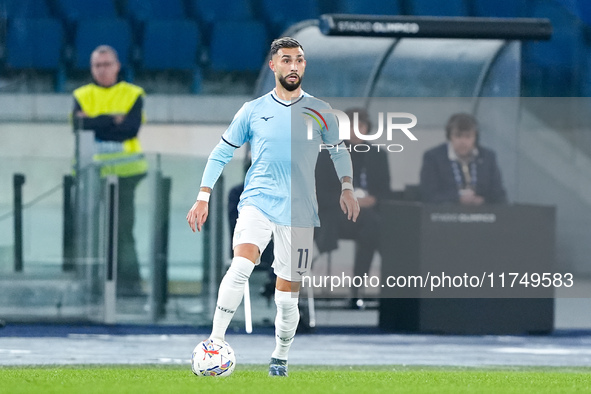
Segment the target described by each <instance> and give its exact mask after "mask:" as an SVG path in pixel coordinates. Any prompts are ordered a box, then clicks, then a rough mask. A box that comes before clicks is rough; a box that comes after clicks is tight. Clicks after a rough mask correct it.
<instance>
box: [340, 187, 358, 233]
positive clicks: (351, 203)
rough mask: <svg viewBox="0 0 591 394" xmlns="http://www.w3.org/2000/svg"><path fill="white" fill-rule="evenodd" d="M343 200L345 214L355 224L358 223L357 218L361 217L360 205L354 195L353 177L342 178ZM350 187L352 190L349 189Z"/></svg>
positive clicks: (342, 205) (341, 201) (341, 200)
mask: <svg viewBox="0 0 591 394" xmlns="http://www.w3.org/2000/svg"><path fill="white" fill-rule="evenodd" d="M341 185H342V191H341V198H340V204H341V209H342V210H343V213H344V214H345V215H347V219H348V220H353V221H354V222H356V221H357V217H358V216H359V203H358V202H357V197H355V194H354V193H353V186H352V185H353V180H352V179H351V177H348V176H345V177H343V178H341ZM349 185H351V188H350V189H349V187H348V186H349Z"/></svg>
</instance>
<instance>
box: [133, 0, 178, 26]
mask: <svg viewBox="0 0 591 394" xmlns="http://www.w3.org/2000/svg"><path fill="white" fill-rule="evenodd" d="M125 13H126V15H128V16H130V17H131V18H132V19H134V20H137V21H142V22H143V21H147V20H150V19H159V20H163V19H166V20H169V19H174V20H180V19H184V18H185V8H184V5H183V1H182V0H127V3H126V5H125Z"/></svg>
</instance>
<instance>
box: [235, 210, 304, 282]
mask: <svg viewBox="0 0 591 394" xmlns="http://www.w3.org/2000/svg"><path fill="white" fill-rule="evenodd" d="M271 237H272V238H271ZM271 239H273V242H274V245H275V247H274V248H273V254H274V255H275V258H274V260H273V265H272V266H273V270H274V272H275V275H277V276H278V277H280V278H281V279H284V280H287V281H290V282H301V281H302V275H305V274H306V273H308V272H309V271H310V265H311V263H312V253H313V251H314V227H291V226H281V225H278V224H275V223H273V222H272V221H270V220H269V219H268V218H267V217H266V216H265V215H264V214H263V213H262V212H261V211H259V210H258V209H257V208H255V207H253V206H250V205H247V206H244V207H242V208H241V209H240V213H239V214H238V220H237V221H236V227H235V228H234V237H233V240H232V247H233V248H235V247H236V245H240V244H253V245H256V246H258V248H259V251H260V252H261V254H262V253H263V251H264V250H265V248H266V247H267V245H268V244H269V242H270V241H271ZM258 263H259V262H258V261H257V264H258Z"/></svg>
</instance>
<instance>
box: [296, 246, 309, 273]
mask: <svg viewBox="0 0 591 394" xmlns="http://www.w3.org/2000/svg"><path fill="white" fill-rule="evenodd" d="M298 253H299V254H300V257H299V260H298V268H302V261H303V263H304V268H308V249H298ZM304 253H305V254H306V259H305V260H304Z"/></svg>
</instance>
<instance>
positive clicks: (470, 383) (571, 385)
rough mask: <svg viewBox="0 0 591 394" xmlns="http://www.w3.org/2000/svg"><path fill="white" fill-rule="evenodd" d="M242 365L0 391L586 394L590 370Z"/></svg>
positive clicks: (35, 380) (95, 372)
mask: <svg viewBox="0 0 591 394" xmlns="http://www.w3.org/2000/svg"><path fill="white" fill-rule="evenodd" d="M266 372H267V366H266V365H238V366H237V368H236V370H235V371H234V373H233V374H232V376H229V377H227V378H224V379H221V378H199V377H196V376H194V375H193V374H192V372H191V370H190V367H189V365H187V366H164V367H163V366H51V367H50V366H48V367H0V393H11V394H13V393H15V394H16V393H44V394H46V393H85V394H86V393H107V394H115V393H183V394H184V393H207V392H211V393H273V394H277V393H281V394H284V393H285V394H287V393H297V394H302V393H305V394H310V393H588V392H591V367H590V368H536V367H515V368H514V367H506V368H505V367H503V368H501V367H499V368H484V367H481V368H461V367H403V366H376V367H369V366H355V367H319V366H299V365H294V366H291V367H290V376H289V377H288V378H270V377H268V376H266Z"/></svg>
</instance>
